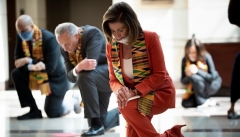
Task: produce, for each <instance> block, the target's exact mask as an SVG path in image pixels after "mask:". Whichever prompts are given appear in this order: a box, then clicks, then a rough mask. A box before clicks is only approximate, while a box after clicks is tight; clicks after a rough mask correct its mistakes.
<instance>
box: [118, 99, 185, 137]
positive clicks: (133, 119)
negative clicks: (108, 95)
mask: <svg viewBox="0 0 240 137" xmlns="http://www.w3.org/2000/svg"><path fill="white" fill-rule="evenodd" d="M119 110H120V112H121V113H122V115H123V117H124V118H125V120H126V121H127V127H126V130H127V131H126V134H127V135H126V137H176V136H177V137H182V134H181V131H180V130H181V127H182V126H175V127H173V128H172V129H169V130H167V131H165V132H164V134H159V133H158V132H157V131H156V130H155V128H154V127H153V125H152V123H151V119H152V117H153V116H144V115H142V114H141V113H140V112H139V111H138V109H137V99H134V100H131V101H129V102H128V104H127V106H126V107H125V108H123V109H119ZM166 110H167V109H166V108H159V107H156V106H153V107H152V115H156V114H160V113H163V112H164V111H166Z"/></svg>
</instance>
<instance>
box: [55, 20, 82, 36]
mask: <svg viewBox="0 0 240 137" xmlns="http://www.w3.org/2000/svg"><path fill="white" fill-rule="evenodd" d="M64 33H67V34H68V35H69V36H70V37H73V36H74V35H75V34H77V33H78V28H77V26H76V25H75V24H73V23H70V22H66V23H62V24H59V25H58V26H57V27H56V28H55V35H56V36H60V35H62V34H64Z"/></svg>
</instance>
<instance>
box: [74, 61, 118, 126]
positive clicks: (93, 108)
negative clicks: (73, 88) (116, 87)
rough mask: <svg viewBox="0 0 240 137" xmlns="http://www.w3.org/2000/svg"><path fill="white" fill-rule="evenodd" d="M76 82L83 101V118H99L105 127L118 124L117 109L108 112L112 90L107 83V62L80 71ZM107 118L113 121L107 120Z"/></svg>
mask: <svg viewBox="0 0 240 137" xmlns="http://www.w3.org/2000/svg"><path fill="white" fill-rule="evenodd" d="M77 84H78V87H79V89H80V91H81V96H82V100H83V103H84V115H85V118H88V119H91V118H101V121H102V123H103V124H104V125H105V128H111V127H114V126H117V125H119V111H118V109H114V110H112V111H109V112H108V104H109V99H110V96H111V93H112V91H111V89H110V85H109V75H108V66H107V64H104V65H98V66H97V67H96V69H95V70H93V71H82V72H80V73H79V75H78V82H77ZM109 119H111V120H113V121H110V122H109ZM110 124H111V126H110Z"/></svg>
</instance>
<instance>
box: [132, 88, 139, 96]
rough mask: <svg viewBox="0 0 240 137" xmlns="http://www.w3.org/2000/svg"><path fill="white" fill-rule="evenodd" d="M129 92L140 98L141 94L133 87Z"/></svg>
mask: <svg viewBox="0 0 240 137" xmlns="http://www.w3.org/2000/svg"><path fill="white" fill-rule="evenodd" d="M131 90H132V91H133V92H134V95H135V96H136V95H139V96H141V92H139V91H138V90H137V89H136V88H135V87H132V88H131Z"/></svg>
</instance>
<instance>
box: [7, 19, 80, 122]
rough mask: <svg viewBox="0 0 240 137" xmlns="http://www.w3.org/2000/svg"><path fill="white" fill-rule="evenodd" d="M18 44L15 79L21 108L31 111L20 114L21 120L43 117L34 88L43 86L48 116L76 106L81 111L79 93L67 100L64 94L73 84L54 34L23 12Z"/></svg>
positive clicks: (65, 112) (62, 112)
mask: <svg viewBox="0 0 240 137" xmlns="http://www.w3.org/2000/svg"><path fill="white" fill-rule="evenodd" d="M16 30H17V33H18V35H17V45H16V48H15V66H16V68H15V69H14V70H13V71H12V79H13V83H14V86H15V88H16V90H17V93H18V97H19V101H20V104H21V107H30V112H29V113H27V114H24V115H22V116H18V117H17V119H18V120H24V119H33V118H42V114H41V111H40V110H39V109H38V107H37V104H36V102H35V99H34V98H33V95H32V93H31V90H32V89H40V90H41V93H42V94H45V95H46V99H45V105H44V109H45V112H46V114H47V116H48V117H50V118H54V117H60V116H63V115H66V114H68V113H70V112H71V111H72V110H73V109H74V110H75V112H76V113H80V110H81V108H80V106H79V103H80V101H79V97H80V94H79V96H78V95H77V94H74V95H73V96H72V98H70V101H69V100H67V101H64V96H65V93H66V92H67V91H68V90H69V89H70V88H72V87H73V84H71V83H70V82H69V81H68V80H67V76H66V74H65V69H64V64H63V58H62V56H61V54H60V49H59V45H58V43H57V41H56V38H55V36H54V34H52V33H51V32H49V31H47V30H43V29H39V28H38V27H37V26H36V25H35V24H34V23H33V20H32V18H31V17H30V16H28V15H21V16H20V17H19V18H18V19H17V21H16Z"/></svg>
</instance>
